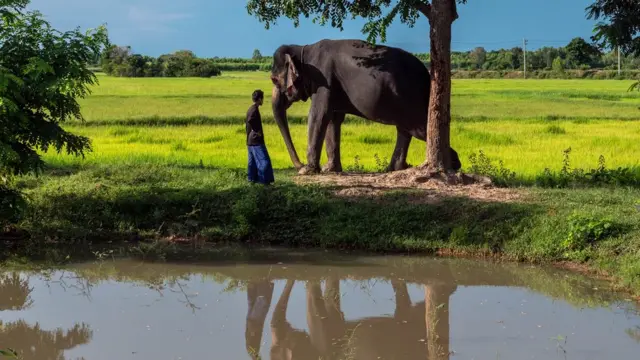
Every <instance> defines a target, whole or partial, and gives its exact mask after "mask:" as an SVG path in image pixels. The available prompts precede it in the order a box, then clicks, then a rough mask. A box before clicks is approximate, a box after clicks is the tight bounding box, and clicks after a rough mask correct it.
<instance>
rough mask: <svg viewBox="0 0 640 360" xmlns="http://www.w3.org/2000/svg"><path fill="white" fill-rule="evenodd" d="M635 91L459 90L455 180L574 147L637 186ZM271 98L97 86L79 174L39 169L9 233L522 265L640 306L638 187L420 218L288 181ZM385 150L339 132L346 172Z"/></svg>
mask: <svg viewBox="0 0 640 360" xmlns="http://www.w3.org/2000/svg"><path fill="white" fill-rule="evenodd" d="M630 83H631V82H630V81H606V80H526V81H523V80H454V82H453V99H452V101H453V104H452V112H453V122H452V143H453V147H454V148H455V149H456V150H458V152H459V153H460V156H461V160H462V162H463V167H468V166H470V165H469V161H468V158H469V155H470V154H472V153H474V152H478V151H479V150H482V151H483V152H484V153H485V154H486V155H488V156H489V157H490V158H492V159H496V160H502V161H503V162H504V165H505V166H506V167H507V168H509V169H510V170H512V171H515V172H516V174H517V175H518V177H519V178H521V179H532V178H533V177H535V176H536V175H539V174H541V173H543V171H544V169H545V168H550V169H553V170H556V171H557V170H559V169H560V168H561V167H562V159H563V150H565V149H567V148H569V147H571V149H572V152H571V166H572V167H581V168H595V167H596V166H597V165H598V158H599V156H600V155H604V157H605V159H606V165H607V167H608V168H613V167H618V166H620V167H625V168H633V169H634V170H633V173H634V174H635V175H632V176H636V177H637V176H638V173H639V171H638V170H640V166H639V165H640V163H639V159H640V109H639V107H640V93H638V92H635V93H630V92H627V88H628V86H629V84H630ZM257 88H260V89H263V90H264V91H265V94H266V95H267V99H265V105H266V106H265V107H263V110H262V115H263V119H264V122H265V134H266V138H267V145H268V148H269V151H270V154H271V157H272V159H273V163H274V166H275V168H276V169H278V171H277V173H276V180H277V185H276V186H275V187H271V188H264V189H263V188H261V187H254V186H250V185H248V184H247V182H246V170H245V168H246V159H247V155H246V147H245V145H244V142H245V135H244V125H243V121H244V115H245V113H246V110H247V108H248V106H249V105H250V97H251V93H252V91H253V90H254V89H257ZM269 95H270V83H269V79H268V77H267V74H266V73H259V72H256V73H249V72H245V73H226V74H225V75H224V76H222V77H219V78H214V79H180V78H179V79H163V78H152V79H126V78H110V77H104V76H101V77H100V85H99V86H97V87H96V88H95V89H94V91H93V94H92V95H91V96H90V97H88V98H86V99H82V100H81V105H82V112H83V114H84V116H85V117H86V120H87V121H86V122H85V123H76V122H70V123H66V124H65V125H64V126H65V128H67V129H68V130H70V131H71V132H73V133H77V134H83V135H86V136H89V137H90V138H91V139H92V141H93V150H94V151H93V152H92V153H89V154H88V156H87V158H86V159H85V160H82V159H80V158H73V157H70V156H67V155H57V154H55V153H48V154H45V155H44V159H45V161H46V162H47V164H48V165H49V166H50V169H49V170H48V171H46V172H45V173H44V175H43V176H40V177H34V176H24V177H21V178H19V179H18V182H17V184H18V186H19V187H20V188H21V189H22V190H24V192H25V193H26V194H27V196H28V199H29V204H30V206H29V208H28V211H27V212H26V214H25V216H24V217H23V219H22V220H21V221H20V222H19V223H17V224H16V226H15V227H16V228H17V229H19V230H23V231H26V232H27V233H29V234H30V236H29V238H30V239H32V241H35V243H30V244H32V246H27V252H31V253H33V252H41V251H45V252H47V251H49V249H50V246H49V245H47V246H44V247H43V246H41V245H42V240H43V239H49V240H56V241H58V242H61V243H66V244H68V243H73V244H75V243H76V242H81V243H83V244H86V243H88V242H91V243H97V242H101V241H107V240H114V241H117V240H121V239H131V238H134V239H138V238H143V239H154V238H159V237H166V236H170V235H177V236H186V237H193V236H195V235H198V236H201V237H202V238H204V239H206V240H209V241H211V242H223V243H235V244H237V243H246V242H250V243H251V242H253V243H259V244H264V243H268V244H272V245H273V244H283V245H293V246H307V247H308V246H314V247H315V246H320V247H328V248H348V249H358V250H361V249H363V250H375V251H437V250H443V249H444V250H450V251H454V252H459V251H461V252H469V253H488V252H489V253H496V252H497V253H500V254H502V255H504V256H506V257H508V258H511V259H516V260H526V261H565V260H569V261H574V262H586V263H588V264H589V265H590V266H591V267H592V268H593V269H598V270H606V271H608V272H609V273H610V274H613V275H614V276H615V277H616V279H617V283H618V284H621V285H624V286H626V287H627V288H630V289H632V290H633V291H635V293H636V294H640V211H638V210H636V207H635V204H636V203H637V202H638V201H640V190H639V189H638V188H637V186H629V187H623V186H613V187H612V186H608V187H599V185H598V186H595V187H592V188H586V189H572V188H568V189H538V188H529V189H528V190H527V191H528V192H529V193H530V194H531V195H532V199H531V200H530V201H527V202H523V203H501V202H481V201H477V200H472V199H468V198H450V199H449V200H446V201H444V202H442V203H439V204H428V203H423V202H419V201H418V202H415V201H412V196H415V195H412V193H411V192H403V191H400V192H391V193H389V194H386V195H384V196H382V197H381V198H380V199H368V198H362V199H358V200H357V201H353V200H346V199H343V198H340V197H336V196H334V195H333V193H332V192H331V191H330V189H328V188H323V187H314V186H311V187H308V186H299V185H296V184H294V183H293V182H292V181H291V174H293V172H292V171H291V170H286V169H288V168H289V169H290V168H291V162H290V160H289V157H288V154H287V152H286V149H285V146H284V143H283V141H282V138H281V135H280V133H279V131H278V129H277V127H276V126H275V124H274V123H273V118H272V115H271V111H270V106H269V102H270V99H269ZM308 107H309V103H298V104H295V105H294V106H293V107H292V109H291V111H290V112H289V116H290V119H291V121H292V123H295V124H293V125H291V131H292V134H293V137H294V142H295V144H296V147H297V149H298V153H299V155H300V156H301V157H302V158H303V160H304V158H305V154H306V143H307V141H306V125H305V123H304V119H305V114H306V111H307V109H308ZM394 141H395V129H394V128H393V127H390V126H384V125H379V124H375V123H372V122H367V121H361V120H359V119H357V118H348V121H347V123H345V125H344V126H343V139H342V162H343V166H344V167H345V168H346V167H348V166H349V165H352V164H353V162H354V158H355V157H356V156H359V158H360V164H362V165H364V166H365V167H366V168H367V169H369V170H373V169H375V166H376V164H375V158H374V154H377V155H378V156H379V157H380V158H382V159H384V158H388V157H389V156H390V154H391V152H392V150H393V147H394ZM424 149H425V144H424V143H423V142H420V141H418V140H414V141H413V143H412V145H411V148H410V154H409V159H408V160H409V162H410V163H412V164H419V163H421V162H422V161H423V160H424V158H425V156H424V151H425V150H424ZM202 165H203V166H202ZM634 179H635V178H634ZM638 183H639V182H638V181H637V180H634V181H632V182H627V184H638ZM609 184H611V182H609ZM518 191H520V190H518ZM381 202H382V203H383V204H384V206H380V204H381ZM354 219H357V221H354ZM0 254H1V252H0Z"/></svg>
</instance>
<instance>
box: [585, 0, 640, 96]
mask: <svg viewBox="0 0 640 360" xmlns="http://www.w3.org/2000/svg"><path fill="white" fill-rule="evenodd" d="M587 18H589V19H594V20H601V21H600V22H598V23H597V25H596V26H595V35H593V36H592V40H593V41H594V42H596V43H597V44H598V45H599V46H601V47H611V48H616V47H618V48H619V50H620V52H621V53H623V54H630V53H633V54H635V55H636V56H639V55H640V2H639V1H637V0H596V1H595V2H594V3H593V4H592V5H590V6H589V7H587ZM633 89H637V90H640V81H639V82H637V83H635V84H633V85H632V86H631V88H630V90H633Z"/></svg>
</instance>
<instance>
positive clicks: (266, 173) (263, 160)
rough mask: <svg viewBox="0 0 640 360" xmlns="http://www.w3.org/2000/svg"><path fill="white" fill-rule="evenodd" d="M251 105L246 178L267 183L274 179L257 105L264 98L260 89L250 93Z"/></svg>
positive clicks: (248, 117) (248, 123)
mask: <svg viewBox="0 0 640 360" xmlns="http://www.w3.org/2000/svg"><path fill="white" fill-rule="evenodd" d="M251 98H252V100H253V105H251V107H249V110H248V111H247V121H246V130H247V149H248V153H249V168H248V178H249V181H250V182H252V183H261V184H264V185H269V184H271V183H272V182H274V181H275V179H274V178H273V168H272V166H271V158H270V157H269V152H268V151H267V146H266V145H265V142H264V134H263V132H262V119H261V118H260V110H259V107H260V105H262V101H263V100H264V93H263V92H262V90H259V89H258V90H256V91H254V92H253V94H252V95H251Z"/></svg>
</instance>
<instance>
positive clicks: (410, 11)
mask: <svg viewBox="0 0 640 360" xmlns="http://www.w3.org/2000/svg"><path fill="white" fill-rule="evenodd" d="M456 2H457V3H459V4H463V3H466V2H467V0H456ZM247 11H248V12H249V14H250V15H254V16H256V17H257V18H258V20H259V21H260V22H262V23H264V24H265V27H266V28H267V29H269V28H270V26H271V25H272V24H276V20H277V19H278V18H279V17H282V16H284V17H287V18H289V19H291V20H293V24H294V25H295V26H296V27H297V26H299V24H300V16H301V15H302V16H304V17H305V18H309V17H310V16H313V19H312V22H313V23H319V24H320V25H325V24H327V23H329V24H330V25H331V26H332V27H334V28H338V29H340V30H343V23H344V20H346V19H347V18H348V17H349V15H351V19H355V18H356V17H358V16H359V17H362V18H364V19H367V20H368V21H367V23H366V24H365V25H364V27H363V28H362V32H363V34H366V35H367V41H369V42H372V43H375V42H376V40H377V39H378V38H379V39H380V40H381V41H382V42H385V41H386V38H387V28H388V27H389V25H391V22H392V21H393V20H394V19H395V18H396V17H399V18H400V21H401V22H402V23H404V24H407V25H408V26H409V27H413V26H414V25H415V22H416V20H418V18H419V16H420V14H423V15H425V16H427V17H428V14H429V13H430V11H431V4H430V3H429V1H428V0H393V1H392V0H357V1H353V0H270V1H264V0H249V2H248V3H247ZM456 17H457V14H456Z"/></svg>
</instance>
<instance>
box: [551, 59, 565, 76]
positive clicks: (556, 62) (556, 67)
mask: <svg viewBox="0 0 640 360" xmlns="http://www.w3.org/2000/svg"><path fill="white" fill-rule="evenodd" d="M551 68H552V69H553V71H554V72H556V73H559V74H562V73H564V61H562V59H561V58H560V57H557V58H555V59H553V64H552V65H551Z"/></svg>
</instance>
